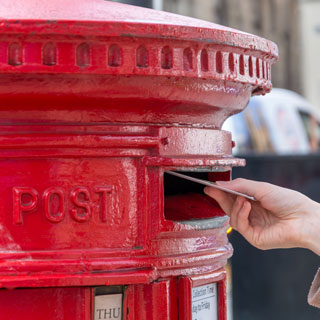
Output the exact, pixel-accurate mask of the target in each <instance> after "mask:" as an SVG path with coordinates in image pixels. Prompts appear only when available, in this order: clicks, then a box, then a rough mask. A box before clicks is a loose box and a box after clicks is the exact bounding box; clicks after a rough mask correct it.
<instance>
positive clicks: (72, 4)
mask: <svg viewBox="0 0 320 320" xmlns="http://www.w3.org/2000/svg"><path fill="white" fill-rule="evenodd" d="M1 20H2V23H9V24H11V23H10V22H14V21H15V22H16V23H18V24H19V23H23V22H29V23H30V22H32V21H34V22H35V21H37V20H38V21H41V20H42V21H45V22H46V23H47V24H48V27H49V25H52V24H54V23H55V24H57V23H59V22H60V23H61V22H66V21H68V22H80V25H81V23H84V24H87V23H91V28H93V29H94V26H96V29H97V30H96V31H98V30H100V32H101V33H104V34H105V35H112V34H110V33H112V32H114V33H116V32H117V31H118V32H119V31H120V30H121V31H122V32H125V33H126V34H131V35H133V36H138V35H146V36H148V35H150V34H152V36H154V37H163V38H167V37H170V38H176V39H177V38H181V39H188V40H196V41H200V42H201V41H204V42H212V43H215V42H217V43H219V44H225V45H230V46H237V47H241V48H248V49H253V50H259V51H264V52H267V53H269V54H270V55H274V56H277V55H278V50H277V46H276V45H275V44H274V43H273V42H271V41H267V40H265V39H262V38H260V37H257V36H254V35H250V34H248V33H245V32H241V31H238V30H235V29H231V28H228V27H224V26H220V25H217V24H214V23H211V22H206V21H202V20H198V19H194V18H189V17H184V16H181V15H176V14H172V13H167V12H162V11H156V10H152V9H147V8H141V7H136V6H131V5H126V4H121V3H115V2H111V1H106V0H67V1H66V0H55V1H51V0H49V1H48V0H47V1H44V0H28V1H25V2H23V4H22V3H21V1H20V0H10V1H7V0H0V26H1ZM98 22H102V23H108V25H109V28H108V29H101V28H99V26H98V24H97V23H98ZM119 24H120V25H119ZM80 25H79V27H80ZM68 29H69V30H68V31H69V32H70V33H71V34H72V33H73V32H72V30H73V31H75V30H76V26H75V25H73V28H72V30H71V29H70V25H68ZM56 30H57V28H56ZM57 32H58V31H57Z"/></svg>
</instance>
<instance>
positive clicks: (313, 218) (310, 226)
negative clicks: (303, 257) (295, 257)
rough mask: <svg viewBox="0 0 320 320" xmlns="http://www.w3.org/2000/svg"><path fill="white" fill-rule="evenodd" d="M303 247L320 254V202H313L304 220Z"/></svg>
mask: <svg viewBox="0 0 320 320" xmlns="http://www.w3.org/2000/svg"><path fill="white" fill-rule="evenodd" d="M303 229H304V230H305V232H304V236H303V238H304V241H303V247H304V248H306V249H309V250H311V251H313V252H314V253H315V254H317V255H318V256H320V204H319V203H316V202H313V206H312V208H311V210H309V212H308V214H307V215H306V217H305V219H304V221H303Z"/></svg>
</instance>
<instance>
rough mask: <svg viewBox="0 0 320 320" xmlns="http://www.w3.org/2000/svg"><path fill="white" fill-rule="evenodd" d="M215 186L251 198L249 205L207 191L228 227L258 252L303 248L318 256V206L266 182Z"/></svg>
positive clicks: (239, 181)
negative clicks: (221, 212)
mask: <svg viewBox="0 0 320 320" xmlns="http://www.w3.org/2000/svg"><path fill="white" fill-rule="evenodd" d="M217 184H218V185H221V186H223V187H226V188H228V189H231V190H234V191H238V192H242V193H246V194H248V195H250V196H254V197H255V198H256V200H257V201H248V200H246V199H245V198H243V197H241V196H235V195H232V194H229V193H226V192H224V191H221V190H218V189H215V188H210V187H206V188H205V193H206V194H207V195H208V196H210V197H212V198H214V199H215V200H216V201H217V202H218V203H219V205H220V207H221V208H222V209H223V210H224V211H225V212H226V214H228V215H229V216H230V225H231V227H232V228H234V229H235V230H237V231H238V232H240V233H241V234H242V235H243V236H244V237H245V238H246V239H247V240H248V241H249V242H250V243H251V244H252V245H254V246H255V247H257V248H259V249H274V248H293V247H304V248H308V249H310V250H312V251H314V252H315V253H316V254H318V255H320V205H319V204H318V203H317V202H315V201H312V200H311V199H309V198H308V197H306V196H304V195H303V194H301V193H299V192H297V191H293V190H290V189H285V188H282V187H278V186H275V185H272V184H269V183H265V182H257V181H252V180H246V179H235V180H233V181H228V182H227V181H220V182H217Z"/></svg>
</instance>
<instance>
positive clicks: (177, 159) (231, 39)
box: [0, 0, 277, 320]
mask: <svg viewBox="0 0 320 320" xmlns="http://www.w3.org/2000/svg"><path fill="white" fill-rule="evenodd" d="M0 29H1V35H0V101H1V108H0V164H1V166H0V179H1V184H0V194H1V201H0V262H1V263H0V286H1V289H0V314H1V319H3V320H7V319H8V320H9V319H10V320H15V319H22V318H23V319H32V320H37V319H44V318H45V319H48V320H51V319H52V320H53V319H79V320H82V319H83V320H84V319H86V320H88V319H92V320H93V319H94V320H96V319H127V320H144V319H145V320H147V319H148V320H150V319H155V320H156V319H186V320H188V319H190V320H191V319H193V320H194V319H198V320H199V319H211V320H213V319H219V320H225V319H226V297H225V294H226V293H225V292H226V284H225V281H226V272H225V269H224V267H225V265H226V261H227V259H228V258H229V257H230V256H231V254H232V247H231V245H230V244H229V243H228V239H227V235H226V229H227V228H228V218H227V217H226V215H225V213H224V212H223V211H222V210H221V209H220V208H219V206H218V205H217V203H215V202H214V201H212V200H210V199H209V198H207V197H206V196H205V195H204V194H203V193H202V192H201V188H200V189H199V188H198V187H197V186H195V185H193V184H190V183H187V182H184V181H181V180H180V181H179V179H178V178H177V179H178V180H177V179H174V178H173V177H169V176H168V175H167V174H165V171H167V170H174V171H182V172H185V173H187V174H191V175H196V176H199V177H201V178H205V179H209V180H212V181H215V180H229V179H230V178H231V169H232V167H233V166H241V165H244V161H243V160H241V159H234V158H233V157H232V141H231V136H230V133H229V132H225V131H222V130H220V128H221V125H222V123H223V122H224V120H225V119H226V118H227V117H228V116H230V115H232V114H234V113H236V112H239V111H241V110H242V109H243V108H244V107H245V106H246V104H247V102H248V99H249V97H250V96H251V95H252V94H261V93H265V92H268V91H269V90H270V88H271V81H270V77H271V75H270V68H271V65H272V63H273V62H274V61H275V59H276V57H277V48H276V46H275V45H274V44H273V43H271V42H268V41H266V40H264V39H260V38H257V37H255V36H252V35H248V34H245V33H241V32H238V31H235V30H232V29H228V28H225V27H221V26H218V25H214V24H211V23H206V22H202V21H199V20H195V19H189V18H184V17H180V16H176V15H171V14H167V13H162V12H156V11H153V10H148V9H142V8H136V7H132V6H126V5H122V4H118V3H112V2H107V1H103V0H91V1H89V0H86V1H85V0H82V1H75V0H70V1H61V0H57V1H51V2H49V1H39V0H30V1H27V3H25V4H23V5H22V4H21V2H20V1H18V0H16V1H5V0H1V1H0Z"/></svg>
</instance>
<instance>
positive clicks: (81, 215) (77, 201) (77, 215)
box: [70, 187, 91, 222]
mask: <svg viewBox="0 0 320 320" xmlns="http://www.w3.org/2000/svg"><path fill="white" fill-rule="evenodd" d="M81 195H82V196H83V199H81V198H80V196H81ZM71 200H72V202H73V204H74V205H75V206H77V207H78V208H74V209H71V210H70V214H71V217H72V218H73V219H75V220H76V221H78V222H85V221H88V220H89V219H90V217H91V205H90V204H91V197H90V193H89V191H88V189H87V188H85V187H76V188H74V189H73V190H72V191H71ZM79 208H81V210H79Z"/></svg>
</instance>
